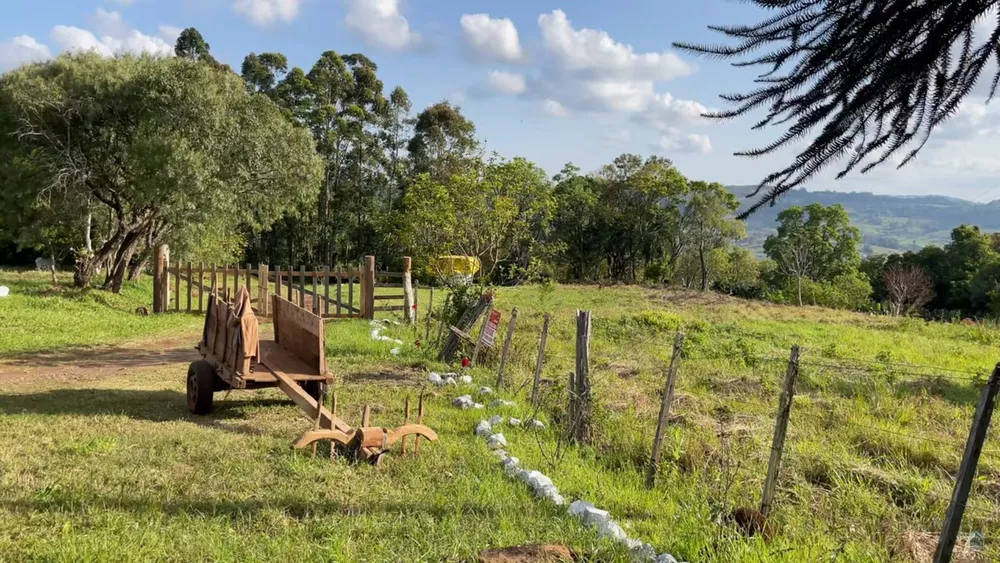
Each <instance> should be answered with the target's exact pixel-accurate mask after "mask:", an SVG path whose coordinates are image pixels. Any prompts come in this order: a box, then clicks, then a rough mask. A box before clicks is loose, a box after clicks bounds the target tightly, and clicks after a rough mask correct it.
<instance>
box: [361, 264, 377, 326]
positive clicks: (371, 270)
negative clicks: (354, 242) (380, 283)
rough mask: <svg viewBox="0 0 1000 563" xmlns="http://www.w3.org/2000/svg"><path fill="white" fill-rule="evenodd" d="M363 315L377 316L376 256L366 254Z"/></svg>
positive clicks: (363, 272) (362, 285)
mask: <svg viewBox="0 0 1000 563" xmlns="http://www.w3.org/2000/svg"><path fill="white" fill-rule="evenodd" d="M361 317H362V318H365V319H368V320H372V319H374V318H375V257H374V256H365V262H364V265H363V267H362V270H361Z"/></svg>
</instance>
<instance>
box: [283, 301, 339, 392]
mask: <svg viewBox="0 0 1000 563" xmlns="http://www.w3.org/2000/svg"><path fill="white" fill-rule="evenodd" d="M271 302H272V304H273V309H274V341H275V342H277V343H278V344H280V345H281V347H282V348H284V349H285V350H287V351H288V352H290V353H291V354H293V355H294V356H296V357H297V358H299V359H300V360H302V361H303V362H305V363H306V365H308V366H309V367H310V369H313V370H315V375H326V331H325V327H324V325H323V319H322V318H321V317H318V316H316V315H314V314H312V313H310V312H309V311H307V310H305V309H303V308H301V307H299V306H298V305H296V304H295V303H292V302H291V301H288V300H287V299H285V298H284V297H281V296H279V295H273V296H272V297H271Z"/></svg>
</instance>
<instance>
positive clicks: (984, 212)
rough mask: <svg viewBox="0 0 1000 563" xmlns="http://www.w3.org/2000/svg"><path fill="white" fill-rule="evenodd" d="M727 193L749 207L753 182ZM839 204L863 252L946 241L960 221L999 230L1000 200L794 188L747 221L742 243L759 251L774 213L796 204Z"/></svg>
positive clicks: (772, 226)
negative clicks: (855, 230) (858, 234)
mask: <svg viewBox="0 0 1000 563" xmlns="http://www.w3.org/2000/svg"><path fill="white" fill-rule="evenodd" d="M728 188H729V190H730V191H731V192H733V193H734V194H736V196H737V197H739V198H740V200H741V201H742V202H743V205H742V208H746V207H749V206H750V204H751V203H752V202H754V201H756V198H751V199H746V196H747V195H749V194H750V193H752V192H753V190H754V189H755V186H729V187H728ZM817 202H818V203H822V204H823V205H831V204H834V203H841V204H843V205H844V207H845V208H846V209H847V213H848V214H849V215H850V216H851V223H852V224H854V225H855V226H857V227H858V228H859V229H861V234H862V235H863V236H864V248H863V250H862V253H863V254H865V255H867V254H873V253H876V254H877V253H885V252H903V251H906V250H919V249H920V248H923V247H924V246H927V245H929V244H936V245H938V246H943V245H944V244H947V242H948V240H949V238H950V235H951V230H952V229H954V228H955V227H957V226H959V225H961V224H962V223H970V224H973V225H979V227H980V228H982V229H983V230H985V231H990V232H991V231H1000V200H996V201H992V202H990V203H975V202H972V201H968V200H964V199H958V198H953V197H947V196H939V195H930V196H894V195H876V194H872V193H867V192H830V191H828V192H812V191H805V190H792V191H790V192H788V193H786V194H785V195H784V196H782V197H781V198H780V199H779V200H778V203H777V204H776V205H775V206H774V207H764V208H762V209H760V210H758V211H757V212H756V213H754V214H753V215H752V216H751V217H750V219H749V220H748V221H747V238H746V240H744V241H742V242H741V246H745V247H747V248H750V249H752V250H754V251H755V252H757V253H762V251H763V245H764V239H766V238H767V236H768V235H770V234H773V233H774V232H775V226H776V225H777V223H776V219H777V217H778V213H780V212H781V211H782V210H784V209H787V208H789V207H792V206H795V205H801V206H805V205H809V204H810V203H817Z"/></svg>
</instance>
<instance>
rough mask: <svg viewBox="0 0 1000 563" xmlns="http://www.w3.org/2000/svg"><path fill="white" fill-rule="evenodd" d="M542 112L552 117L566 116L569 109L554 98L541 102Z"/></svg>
mask: <svg viewBox="0 0 1000 563" xmlns="http://www.w3.org/2000/svg"><path fill="white" fill-rule="evenodd" d="M542 113H544V114H545V115H549V116H552V117H567V116H568V115H569V110H568V109H566V108H565V107H563V105H562V104H560V103H559V102H557V101H555V100H545V101H543V102H542Z"/></svg>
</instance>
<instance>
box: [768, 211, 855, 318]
mask: <svg viewBox="0 0 1000 563" xmlns="http://www.w3.org/2000/svg"><path fill="white" fill-rule="evenodd" d="M860 242H861V232H860V231H859V230H858V229H857V228H856V227H853V226H851V224H850V218H849V217H848V216H847V211H845V210H844V207H843V206H842V205H840V204H837V205H831V206H829V207H824V206H823V205H822V204H819V203H814V204H811V205H808V206H806V207H804V208H803V207H799V206H795V207H789V208H788V209H786V210H784V211H782V212H781V213H779V214H778V232H777V234H774V235H771V236H769V237H767V240H765V241H764V252H765V254H767V256H768V257H769V258H771V259H772V260H774V261H775V263H776V264H777V267H778V273H779V274H780V275H781V276H782V277H784V278H785V279H786V280H788V279H791V280H794V282H795V290H796V294H797V301H798V304H799V305H802V303H803V300H802V286H803V280H805V279H809V280H812V281H816V282H825V281H826V282H828V281H832V280H833V279H834V278H836V277H837V276H841V275H844V274H849V273H852V272H854V271H855V270H856V269H857V268H858V266H860V264H861V255H860V254H859V253H858V244H859V243H860ZM869 291H870V288H869Z"/></svg>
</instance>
